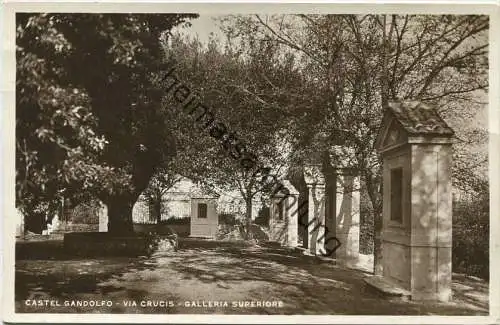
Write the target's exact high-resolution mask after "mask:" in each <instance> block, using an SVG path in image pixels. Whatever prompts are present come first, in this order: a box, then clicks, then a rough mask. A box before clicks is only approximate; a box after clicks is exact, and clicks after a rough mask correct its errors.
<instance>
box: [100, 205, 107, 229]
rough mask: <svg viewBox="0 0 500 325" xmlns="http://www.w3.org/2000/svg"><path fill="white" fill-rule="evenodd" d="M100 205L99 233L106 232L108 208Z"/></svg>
mask: <svg viewBox="0 0 500 325" xmlns="http://www.w3.org/2000/svg"><path fill="white" fill-rule="evenodd" d="M100 203H101V207H100V208H99V210H98V211H99V212H98V213H99V232H108V207H107V206H106V204H104V203H102V202H100Z"/></svg>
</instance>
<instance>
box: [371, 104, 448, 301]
mask: <svg viewBox="0 0 500 325" xmlns="http://www.w3.org/2000/svg"><path fill="white" fill-rule="evenodd" d="M453 135H454V132H453V130H452V129H451V128H450V127H449V126H448V125H447V124H446V123H445V122H444V120H443V119H442V118H441V117H440V116H439V114H438V113H437V111H436V110H435V109H434V108H433V107H430V106H428V105H426V104H423V103H420V102H415V101H403V102H391V103H389V104H388V105H387V107H386V108H385V114H384V117H383V120H382V125H381V128H380V130H379V133H378V135H377V139H376V147H377V149H378V151H379V153H380V154H381V155H382V159H383V222H382V234H381V235H382V256H383V258H382V264H383V275H382V277H381V278H380V277H377V276H375V277H372V278H371V279H369V280H367V282H368V283H369V284H371V285H374V286H375V287H378V288H379V289H380V288H381V287H385V288H386V289H387V288H390V287H392V288H396V289H397V288H400V289H402V290H401V291H402V292H405V293H407V295H409V296H411V299H412V300H436V301H448V300H450V299H451V240H452V195H451V193H452V184H451V167H452V158H451V157H452V151H451V149H452V146H451V142H452V137H453Z"/></svg>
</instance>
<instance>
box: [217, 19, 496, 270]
mask: <svg viewBox="0 0 500 325" xmlns="http://www.w3.org/2000/svg"><path fill="white" fill-rule="evenodd" d="M222 22H223V25H224V30H225V32H226V33H227V34H228V35H233V36H234V37H235V39H237V40H238V44H237V46H238V48H239V49H240V51H245V50H247V49H250V48H254V47H258V46H268V47H274V48H278V49H279V50H277V53H280V54H281V57H282V58H287V60H291V59H290V58H294V59H293V60H292V61H293V62H294V64H293V66H294V67H295V69H296V70H298V71H300V74H301V76H303V79H301V81H302V82H301V83H300V85H296V86H295V87H293V88H288V89H287V88H280V87H279V86H278V87H276V88H274V91H275V92H276V93H284V94H287V96H289V97H290V98H293V101H294V105H290V106H288V105H279V104H278V105H277V106H278V108H277V109H282V110H283V111H284V112H286V113H284V114H283V116H286V117H287V118H288V121H289V122H288V124H284V125H286V126H287V130H288V132H289V134H290V138H292V139H293V140H292V141H291V143H292V144H293V150H292V151H293V152H294V153H295V155H294V158H295V162H296V163H297V164H298V165H301V164H303V163H304V162H311V161H312V162H316V163H322V164H323V167H324V168H327V167H329V165H330V164H331V163H332V162H335V161H342V160H346V159H347V160H350V162H349V164H351V166H352V167H355V168H357V169H359V171H360V173H361V174H362V176H363V181H364V183H365V184H366V188H367V190H368V194H369V197H370V201H371V205H372V212H373V213H374V216H375V271H376V272H377V273H379V272H381V249H380V247H381V246H380V229H381V211H382V200H381V191H380V190H381V169H380V161H379V158H378V156H377V154H376V152H375V150H374V147H373V145H374V139H375V135H376V133H377V130H378V127H379V123H380V119H381V116H382V107H383V105H384V103H385V102H387V101H388V100H393V99H416V100H421V101H424V102H428V103H431V104H433V105H435V106H436V107H437V108H438V109H439V110H440V111H441V113H442V114H443V115H444V116H445V118H446V119H447V120H448V121H449V122H450V124H451V125H452V127H453V128H454V129H455V130H456V131H457V135H458V138H459V139H460V140H459V142H460V143H459V144H457V145H456V146H455V153H454V154H455V157H454V158H455V159H454V161H455V165H454V170H453V172H454V181H455V185H456V186H457V187H460V188H464V189H465V188H467V190H472V189H471V186H470V185H473V187H474V188H475V189H474V190H476V191H477V190H479V191H484V188H482V189H481V184H484V182H481V181H474V179H479V180H480V179H484V173H483V172H482V171H481V169H482V168H483V167H484V166H485V162H486V159H485V158H486V148H485V139H486V130H485V126H484V125H478V124H477V122H475V118H476V117H477V116H478V114H479V113H480V112H481V110H483V109H484V107H485V106H484V105H485V103H484V101H485V91H486V90H487V88H488V74H487V70H488V60H487V57H488V55H487V54H488V39H487V33H488V28H489V21H488V17H487V16H470V15H460V16H459V15H271V16H263V15H252V16H251V15H245V16H232V17H226V18H224V19H223V20H222ZM282 60H283V61H284V60H285V59H282ZM297 80H300V79H297ZM296 89H300V91H296ZM335 145H341V146H344V147H347V148H349V149H350V150H349V153H350V152H352V154H348V152H347V151H344V152H343V151H342V150H340V151H339V150H333V148H334V146H335ZM337 148H338V147H337ZM471 148H474V150H471ZM471 161H475V162H474V164H472V166H473V167H472V168H469V169H467V168H464V167H465V166H466V165H470V162H471ZM465 175H467V176H465ZM464 176H465V177H464ZM466 179H469V181H466ZM476 185H477V186H476Z"/></svg>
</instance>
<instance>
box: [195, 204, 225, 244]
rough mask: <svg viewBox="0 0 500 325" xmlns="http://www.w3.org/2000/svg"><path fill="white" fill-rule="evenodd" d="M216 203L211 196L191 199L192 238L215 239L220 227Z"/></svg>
mask: <svg viewBox="0 0 500 325" xmlns="http://www.w3.org/2000/svg"><path fill="white" fill-rule="evenodd" d="M216 202H217V198H215V197H211V196H200V197H193V198H191V232H190V237H203V238H215V236H216V235H217V228H218V225H219V216H218V215H217V207H216Z"/></svg>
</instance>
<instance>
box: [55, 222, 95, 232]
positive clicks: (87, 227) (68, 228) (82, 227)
mask: <svg viewBox="0 0 500 325" xmlns="http://www.w3.org/2000/svg"><path fill="white" fill-rule="evenodd" d="M98 231H99V224H98V223H61V225H60V226H59V229H57V230H55V231H54V232H59V233H69V232H98Z"/></svg>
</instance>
